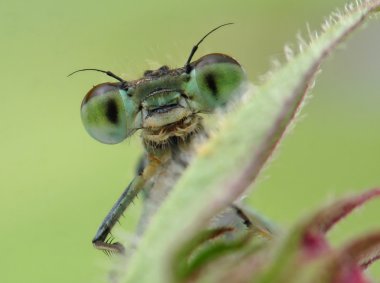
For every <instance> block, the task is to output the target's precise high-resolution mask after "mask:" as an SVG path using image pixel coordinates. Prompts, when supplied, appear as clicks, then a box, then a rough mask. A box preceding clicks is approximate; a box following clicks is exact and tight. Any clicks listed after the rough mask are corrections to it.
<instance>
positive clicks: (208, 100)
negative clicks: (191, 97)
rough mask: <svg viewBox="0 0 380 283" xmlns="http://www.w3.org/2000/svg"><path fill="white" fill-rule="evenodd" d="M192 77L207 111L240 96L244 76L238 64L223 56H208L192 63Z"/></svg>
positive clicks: (243, 84)
mask: <svg viewBox="0 0 380 283" xmlns="http://www.w3.org/2000/svg"><path fill="white" fill-rule="evenodd" d="M193 68H194V72H193V74H194V77H195V80H196V84H197V86H198V89H199V92H200V93H201V96H202V98H203V99H204V101H203V102H202V105H204V106H205V105H207V107H208V108H209V109H213V108H215V107H220V106H223V105H225V104H226V103H227V102H228V101H230V100H231V99H232V98H233V97H234V96H236V95H239V94H241V92H242V91H243V87H244V86H245V83H246V75H245V72H244V70H243V69H242V68H241V66H240V65H239V63H238V62H237V61H235V60H234V59H233V58H231V57H229V56H227V55H224V54H218V53H214V54H209V55H205V56H203V57H202V58H200V59H198V60H197V61H196V62H194V63H193Z"/></svg>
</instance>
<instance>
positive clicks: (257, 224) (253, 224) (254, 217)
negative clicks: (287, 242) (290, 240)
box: [231, 204, 275, 239]
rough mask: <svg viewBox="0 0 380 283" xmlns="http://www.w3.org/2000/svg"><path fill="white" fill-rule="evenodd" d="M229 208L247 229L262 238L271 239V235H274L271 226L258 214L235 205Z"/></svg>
mask: <svg viewBox="0 0 380 283" xmlns="http://www.w3.org/2000/svg"><path fill="white" fill-rule="evenodd" d="M231 208H233V209H234V210H235V212H236V214H237V216H239V217H240V218H241V219H242V220H243V223H244V225H245V226H247V228H248V229H250V230H252V231H253V232H255V233H257V234H259V235H260V236H262V237H264V238H267V239H272V238H273V234H274V233H275V231H274V230H275V229H274V228H273V225H272V224H271V223H269V222H268V221H267V220H266V219H264V217H263V216H261V215H260V214H259V213H257V212H254V211H252V210H249V209H247V208H243V207H241V206H238V205H236V204H232V205H231Z"/></svg>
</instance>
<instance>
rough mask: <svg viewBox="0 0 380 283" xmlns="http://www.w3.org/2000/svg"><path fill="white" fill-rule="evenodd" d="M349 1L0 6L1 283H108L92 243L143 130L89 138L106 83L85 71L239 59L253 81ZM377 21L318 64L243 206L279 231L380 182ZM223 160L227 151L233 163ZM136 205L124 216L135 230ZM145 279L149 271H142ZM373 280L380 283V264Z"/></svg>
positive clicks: (353, 229) (137, 71) (348, 232)
mask: <svg viewBox="0 0 380 283" xmlns="http://www.w3.org/2000/svg"><path fill="white" fill-rule="evenodd" d="M343 4H344V1H343V0H330V1H327V0H326V1H296V0H282V1H274V0H270V1H268V0H266V1H263V0H262V1H259V0H255V1H246V0H235V1H227V0H210V1H202V0H193V1H174V0H162V1H144V0H140V1H132V0H129V1H128V0H124V1H117V0H111V1H98V2H95V1H88V0H85V1H73V0H67V1H47V0H36V1H25V0H24V1H12V2H11V1H5V0H1V3H0V39H1V45H0V58H1V68H0V69H1V70H0V72H1V74H0V78H1V94H0V95H1V103H0V108H1V111H0V115H1V119H0V121H1V122H0V132H1V141H0V143H1V146H0V154H1V163H0V164H1V165H0V166H1V170H0V182H1V191H0V201H1V204H0V221H1V222H0V223H1V226H2V228H1V236H0V237H1V238H0V282H4V283H8V282H56V283H59V282H72V283H75V282H105V280H106V276H107V275H106V270H107V266H108V265H109V262H110V260H109V258H107V257H106V256H105V255H104V254H103V253H101V252H99V251H96V250H95V249H94V248H93V247H92V245H91V239H92V237H93V235H94V233H95V231H96V229H97V227H98V225H99V224H100V221H101V220H102V219H103V217H104V216H105V215H106V213H107V212H108V210H109V209H110V207H111V206H112V204H113V203H114V201H115V200H116V199H117V198H118V196H119V195H120V193H121V191H122V190H123V189H124V187H125V186H126V185H127V184H128V182H129V181H130V180H131V178H132V176H133V174H134V164H135V163H136V161H137V159H138V156H139V154H140V153H141V151H142V148H141V146H140V144H139V138H138V135H136V137H133V138H132V139H130V140H128V141H126V142H124V143H122V144H120V145H114V146H107V145H102V144H100V143H97V142H96V141H95V140H92V139H91V138H90V137H89V136H88V135H87V134H86V132H85V131H84V129H83V127H82V124H81V120H80V116H79V106H80V103H81V100H82V97H83V96H84V95H85V94H86V92H87V91H88V90H89V89H90V88H91V87H92V85H95V84H98V83H101V82H104V81H108V80H109V78H108V77H105V76H104V75H101V74H97V73H92V72H87V73H82V74H78V75H77V76H75V77H71V78H67V77H66V76H67V74H68V73H70V72H72V71H74V70H76V69H80V68H86V67H97V68H102V69H107V70H108V69H109V70H112V71H114V72H115V73H116V74H122V75H124V76H125V77H126V78H127V79H135V78H138V77H139V76H140V75H141V74H142V72H143V71H144V70H145V69H147V68H152V67H157V66H160V65H161V64H169V65H170V66H172V67H178V66H182V65H183V64H184V63H185V60H186V58H187V56H188V54H189V52H190V49H191V47H192V45H193V44H194V43H195V42H196V41H197V40H198V39H199V38H200V37H201V36H202V35H203V34H204V33H205V32H207V31H209V30H210V29H211V28H213V27H215V26H217V25H219V24H222V23H226V22H230V21H232V22H235V23H236V24H235V25H234V26H230V27H226V28H224V29H223V30H221V31H218V32H217V33H216V34H214V35H213V36H211V37H210V38H209V39H208V40H207V41H205V42H204V44H203V45H202V46H201V47H200V49H199V51H198V53H197V54H196V56H195V57H196V58H197V57H199V56H201V55H203V54H206V53H209V52H223V53H227V54H230V55H232V56H234V57H235V58H236V59H237V60H238V61H239V62H240V63H241V64H242V65H243V66H244V67H245V69H246V70H247V72H248V74H249V76H250V78H251V79H252V80H253V81H255V82H258V77H259V75H260V74H263V73H264V72H265V71H266V70H267V69H268V68H269V65H270V61H271V59H272V58H276V57H279V58H281V57H282V55H281V54H282V48H283V46H284V44H285V43H289V42H295V40H294V39H295V35H296V33H297V32H298V31H301V32H304V33H305V30H306V28H305V23H306V22H309V24H310V26H311V27H312V28H316V27H318V26H319V23H321V21H322V20H323V18H324V16H326V15H327V14H328V13H329V12H330V11H332V10H333V9H334V8H336V7H342V6H343ZM379 31H380V21H377V22H376V21H372V22H371V24H370V26H369V27H368V28H366V29H365V30H362V31H361V32H360V33H359V34H356V35H355V37H354V38H353V39H351V40H349V41H348V42H347V44H346V45H345V48H343V49H342V50H340V51H339V52H338V53H336V54H334V56H333V58H330V59H329V60H328V62H326V63H325V64H324V65H323V72H322V74H321V75H320V76H319V77H318V81H317V85H316V87H315V89H314V90H313V94H314V98H313V99H312V100H311V102H310V103H309V104H308V105H307V107H306V108H305V109H304V112H303V115H302V118H301V121H300V122H299V123H298V125H297V127H296V129H295V131H293V132H292V133H291V134H290V135H289V136H288V137H287V139H286V140H285V141H284V143H283V144H282V146H281V149H280V151H279V153H278V154H277V156H276V158H275V159H274V160H273V161H272V162H271V166H270V167H269V168H268V169H267V170H266V171H265V173H264V174H263V177H262V178H261V179H260V181H259V182H258V183H257V185H256V187H255V190H254V192H253V193H251V194H250V195H249V198H248V199H249V201H250V202H251V203H252V204H253V205H254V206H255V207H256V208H257V209H258V210H260V211H262V212H263V213H265V214H266V215H268V216H269V217H270V218H272V219H274V220H275V221H276V222H278V223H280V224H281V225H283V226H288V225H291V224H292V223H293V221H294V220H295V219H298V218H299V217H301V216H303V215H305V214H306V213H308V212H309V211H311V210H312V209H313V208H315V207H318V206H319V205H320V204H322V203H325V202H326V201H327V200H328V199H331V198H333V197H336V196H339V195H344V194H346V193H348V192H354V191H361V190H364V189H365V188H370V187H374V186H380V174H379V173H380V172H379V171H380V170H379V169H380V147H379V146H380V123H379V121H380V95H379V89H380V59H379V56H378V54H379V50H380V32H379ZM226 158H228V156H226ZM139 207H140V205H139V203H137V205H136V206H135V207H132V208H131V209H130V210H129V211H128V213H127V217H126V218H125V219H124V220H122V224H123V227H125V231H126V232H125V233H132V231H133V226H134V225H135V223H136V219H137V218H138V212H139ZM379 215H380V203H379V202H376V201H374V202H373V203H371V204H369V205H368V206H367V207H366V208H365V209H362V210H361V211H360V213H356V214H355V215H353V216H352V217H351V218H350V219H349V220H347V221H346V222H344V223H343V224H341V225H339V226H338V227H337V228H336V229H335V230H334V231H333V232H332V233H331V239H332V241H333V243H334V244H339V243H340V242H341V241H343V240H347V239H349V238H352V237H353V236H354V235H359V234H360V233H363V232H365V231H368V230H371V229H376V228H377V229H379V228H380V226H379V225H380V223H379V222H380V221H379ZM147 272H149V267H147ZM370 272H371V273H372V274H375V276H376V277H377V278H378V279H379V278H380V266H379V264H377V266H376V265H374V266H373V267H372V268H371V269H370Z"/></svg>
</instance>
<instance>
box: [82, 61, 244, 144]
mask: <svg viewBox="0 0 380 283" xmlns="http://www.w3.org/2000/svg"><path fill="white" fill-rule="evenodd" d="M190 68H191V71H190V73H187V72H186V70H185V68H178V69H172V70H170V69H169V68H168V67H166V66H164V67H161V68H160V69H158V70H155V71H146V72H145V73H144V77H143V78H141V79H139V80H136V81H132V82H129V83H128V87H126V86H125V84H123V83H103V84H100V85H97V86H95V87H94V88H92V89H91V90H90V91H89V92H88V94H87V95H86V96H85V98H84V99H83V102H82V107H81V112H82V121H83V123H84V125H85V128H86V130H87V131H88V133H89V134H90V135H91V136H92V137H94V138H95V139H97V140H98V141H100V142H103V143H110V144H113V143H119V142H121V141H123V140H124V139H125V138H127V137H128V136H129V135H131V134H132V133H134V132H135V131H136V130H137V129H143V130H146V131H148V132H150V133H152V132H162V131H161V130H162V129H164V130H165V128H167V127H170V129H171V130H172V131H175V130H176V128H175V127H172V125H173V124H175V123H177V124H179V125H180V124H181V122H182V121H184V120H186V121H187V122H188V121H189V120H187V119H186V118H189V117H193V116H194V115H196V114H198V113H210V112H212V111H213V110H214V109H215V108H217V107H221V106H223V105H225V104H226V103H227V102H228V101H229V100H231V99H232V98H233V97H234V96H236V94H237V93H240V92H241V89H242V87H243V86H244V85H245V73H244V71H243V70H242V68H241V67H240V65H239V63H238V62H237V61H235V60H234V59H233V58H231V57H230V56H227V55H224V54H209V55H206V56H203V57H202V58H200V59H199V60H197V61H195V62H193V63H191V64H190ZM189 129H194V128H193V127H190V128H189ZM172 134H173V135H176V133H175V132H173V133H172ZM165 137H170V134H169V135H167V134H166V135H165Z"/></svg>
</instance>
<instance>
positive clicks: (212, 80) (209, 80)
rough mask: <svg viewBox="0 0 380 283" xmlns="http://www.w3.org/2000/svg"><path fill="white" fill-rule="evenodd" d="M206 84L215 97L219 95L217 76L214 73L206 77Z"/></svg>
mask: <svg viewBox="0 0 380 283" xmlns="http://www.w3.org/2000/svg"><path fill="white" fill-rule="evenodd" d="M205 82H206V84H207V87H208V88H209V89H210V90H211V93H212V95H213V96H217V94H218V86H217V84H216V80H215V76H214V75H213V74H212V73H208V74H206V76H205Z"/></svg>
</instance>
